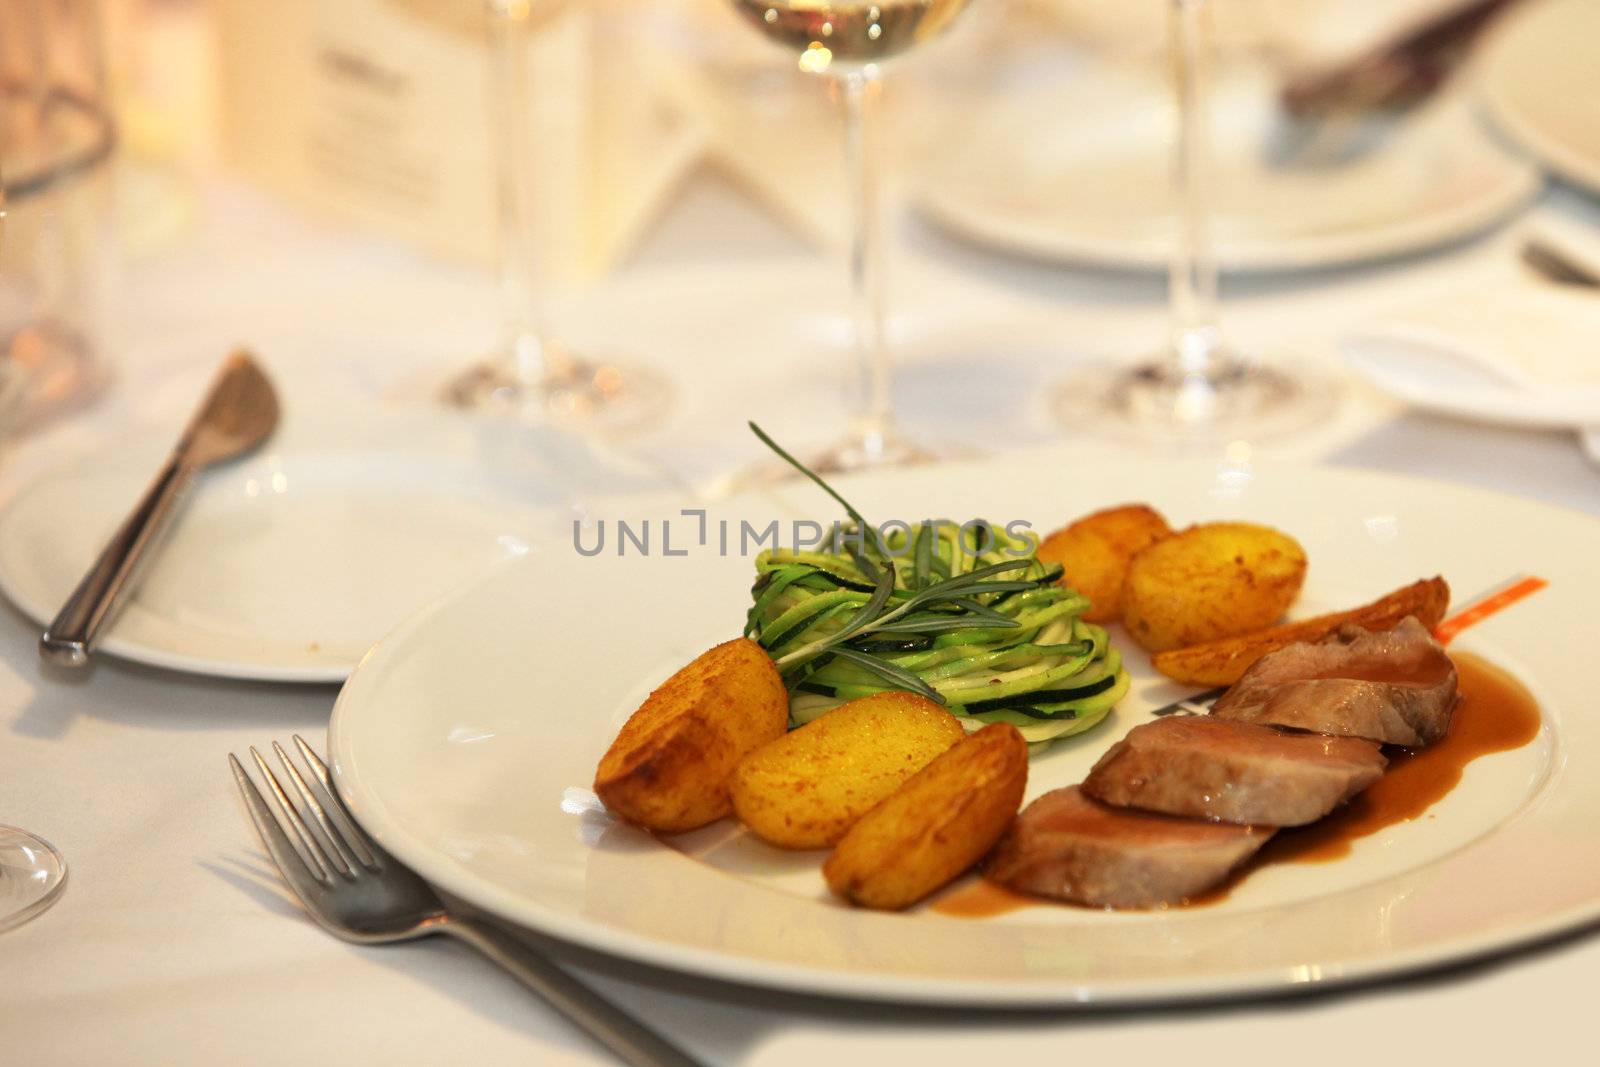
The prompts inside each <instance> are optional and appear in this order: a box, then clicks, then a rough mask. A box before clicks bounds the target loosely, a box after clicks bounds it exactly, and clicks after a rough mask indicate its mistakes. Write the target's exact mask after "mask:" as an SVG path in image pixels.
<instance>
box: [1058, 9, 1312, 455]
mask: <svg viewBox="0 0 1600 1067" xmlns="http://www.w3.org/2000/svg"><path fill="white" fill-rule="evenodd" d="M1166 2H1167V4H1168V14H1169V18H1168V23H1169V28H1170V36H1171V42H1170V48H1171V65H1172V73H1173V81H1174V85H1175V89H1176V104H1177V129H1176V135H1175V137H1174V141H1173V154H1172V185H1173V200H1174V208H1175V215H1176V223H1177V225H1176V232H1175V233H1174V235H1173V236H1174V240H1173V250H1172V258H1171V261H1170V263H1169V275H1168V279H1169V280H1168V302H1169V314H1170V317H1171V327H1170V335H1169V337H1168V339H1167V342H1166V344H1165V346H1164V347H1163V348H1162V349H1161V350H1160V351H1158V352H1156V353H1155V354H1154V355H1153V356H1150V357H1147V358H1145V359H1143V360H1140V361H1137V362H1134V363H1132V364H1129V363H1126V362H1117V363H1098V362H1090V363H1088V364H1086V365H1084V366H1083V367H1080V368H1079V369H1077V370H1076V371H1074V372H1072V373H1070V374H1069V375H1068V376H1067V377H1066V379H1065V380H1064V381H1062V382H1061V383H1060V384H1059V386H1058V387H1057V389H1056V392H1055V396H1054V403H1055V409H1056V414H1057V416H1058V418H1059V419H1060V420H1061V422H1062V423H1063V424H1064V425H1066V426H1068V427H1070V428H1072V429H1086V428H1089V429H1096V428H1097V429H1105V430H1110V431H1112V432H1120V433H1122V434H1123V435H1127V436H1134V437H1139V438H1144V439H1158V440H1159V439H1167V440H1172V441H1195V440H1205V439H1216V440H1225V439H1233V438H1237V437H1251V436H1254V437H1261V436H1267V435H1270V434H1273V433H1281V432H1284V431H1287V430H1293V429H1298V428H1301V427H1304V426H1306V425H1309V424H1311V423H1312V422H1314V421H1315V420H1316V418H1317V417H1318V416H1319V415H1322V414H1325V413H1326V411H1327V409H1328V408H1329V407H1330V406H1331V404H1332V402H1333V399H1334V398H1335V396H1336V390H1335V388H1334V386H1333V383H1332V382H1331V381H1329V380H1326V379H1324V378H1323V377H1322V376H1320V375H1318V374H1316V373H1315V372H1314V371H1313V370H1312V369H1310V368H1308V367H1306V366H1304V365H1302V364H1300V363H1299V362H1297V361H1296V360H1294V359H1293V358H1292V357H1290V356H1287V355H1285V354H1282V353H1273V355H1272V358H1270V359H1268V358H1263V357H1262V356H1261V355H1259V354H1257V353H1252V352H1243V351H1240V350H1239V349H1237V348H1235V347H1234V346H1233V345H1231V344H1229V342H1228V340H1227V338H1226V337H1225V336H1224V335H1223V332H1222V328H1221V325H1220V323H1219V320H1218V315H1217V261H1216V256H1215V250H1214V248H1213V246H1212V241H1211V233H1210V221H1211V219H1210V196H1209V194H1210V178H1211V175H1210V129H1209V122H1210V118H1211V116H1210V112H1209V108H1208V106H1207V99H1206V90H1207V74H1208V72H1207V65H1208V64H1207V60H1208V55H1207V53H1208V48H1207V43H1208V42H1207V40H1206V33H1205V31H1206V26H1205V24H1204V23H1205V20H1206V16H1207V3H1206V0H1166Z"/></svg>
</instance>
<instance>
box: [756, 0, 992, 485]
mask: <svg viewBox="0 0 1600 1067" xmlns="http://www.w3.org/2000/svg"><path fill="white" fill-rule="evenodd" d="M732 3H733V5H734V7H735V8H736V9H737V10H738V11H739V12H740V13H741V14H742V15H744V17H745V19H746V20H747V21H748V22H749V23H750V24H751V25H753V26H755V27H756V28H757V29H759V30H761V31H762V32H763V33H765V34H766V35H767V36H768V37H770V38H771V39H772V40H774V41H776V42H778V43H779V44H782V45H785V46H787V47H789V48H791V49H793V50H794V51H795V53H796V55H797V59H798V62H799V65H800V69H801V70H803V71H806V72H807V73H810V74H815V75H818V76H821V77H826V78H831V79H832V80H833V81H834V82H835V84H836V85H837V86H838V89H839V95H840V98H841V99H842V100H843V103H844V113H845V165H846V169H847V172H848V173H847V184H848V189H849V199H850V233H851V237H850V292H851V320H852V321H851V325H852V331H853V335H854V348H855V357H856V358H855V362H856V376H855V389H854V394H855V396H854V405H853V406H854V408H855V410H854V412H853V413H852V419H851V428H850V432H849V433H848V434H847V435H846V437H845V438H844V439H843V440H840V441H838V442H836V443H835V444H834V445H833V446H831V447H830V448H828V449H826V450H824V451H823V452H821V453H814V454H810V455H807V456H806V457H805V459H806V465H807V466H808V467H810V468H811V469H812V470H814V471H817V472H818V473H824V474H825V473H837V472H839V471H847V470H854V469H857V468H860V467H869V466H881V465H890V464H910V463H925V462H928V461H930V460H932V459H935V458H936V456H935V455H934V453H932V452H930V451H929V450H927V449H924V448H922V447H920V446H918V445H917V444H915V443H914V442H911V441H909V440H907V439H906V438H905V437H903V436H902V435H901V434H900V432H899V431H898V429H897V428H896V426H895V420H894V410H893V406H892V403H891V400H890V388H889V351H888V345H887V343H886V340H885V337H884V315H885V311H884V258H883V218H882V210H881V207H880V204H879V193H880V188H881V180H880V170H881V157H882V152H881V144H880V141H879V130H878V125H879V124H878V104H879V97H880V96H881V92H882V86H881V85H880V83H879V80H878V79H879V65H880V64H881V63H882V62H883V61H884V60H886V59H889V58H891V57H893V56H895V55H898V54H899V53H901V52H904V51H906V50H907V49H909V48H911V47H912V46H914V45H916V44H918V43H919V42H921V41H925V40H927V39H929V38H930V37H933V36H934V35H936V34H938V33H939V32H940V31H941V30H943V29H944V28H945V27H946V26H948V25H949V23H950V21H951V20H952V19H954V18H955V17H956V16H957V15H959V14H960V13H961V11H962V9H964V8H965V7H966V6H967V3H968V0H877V2H875V3H860V2H857V0H732ZM792 474H793V472H792V470H790V469H789V468H788V467H787V465H783V466H774V467H769V468H762V469H760V470H758V471H755V472H750V473H748V474H747V475H745V476H742V477H741V476H735V478H734V479H733V484H734V485H735V486H737V485H739V484H740V483H746V484H747V483H750V482H759V481H765V480H768V479H769V478H782V477H788V476H790V475H792Z"/></svg>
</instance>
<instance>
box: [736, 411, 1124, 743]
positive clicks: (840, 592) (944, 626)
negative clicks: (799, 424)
mask: <svg viewBox="0 0 1600 1067" xmlns="http://www.w3.org/2000/svg"><path fill="white" fill-rule="evenodd" d="M750 429H751V431H752V432H754V433H755V435H756V436H757V437H758V438H760V439H761V441H762V442H763V443H764V444H766V446H767V447H768V448H770V449H772V451H773V452H775V453H777V455H778V456H780V457H781V458H782V459H784V460H785V461H786V462H788V463H789V464H790V465H792V466H793V467H794V468H795V469H796V470H798V471H799V472H800V473H801V474H804V475H805V476H806V477H807V478H809V479H810V480H811V481H813V482H815V483H816V484H817V485H818V486H819V487H820V488H821V489H822V490H823V492H825V493H827V494H828V495H829V496H831V497H832V498H833V499H834V500H836V501H837V502H838V503H839V505H840V506H841V507H843V508H844V511H845V514H846V515H847V516H848V517H849V521H848V522H841V523H838V524H835V526H834V528H833V530H832V531H831V533H830V536H829V537H828V538H827V540H826V541H825V542H824V543H823V544H822V545H821V546H818V550H817V551H809V552H801V551H794V550H789V549H776V550H769V551H765V552H762V553H761V554H760V555H759V556H757V557H756V571H757V575H756V581H755V584H754V585H753V586H752V587H751V596H752V599H753V603H752V604H751V607H750V611H749V615H748V617H747V619H746V624H745V633H746V635H747V636H750V637H752V638H754V639H755V640H756V641H758V642H759V643H760V644H761V647H762V648H764V649H766V650H767V654H768V655H770V656H771V657H772V659H773V662H774V663H775V664H776V665H777V667H778V670H779V671H780V673H781V674H782V675H783V679H784V682H785V683H786V684H787V685H788V687H789V713H790V721H791V723H792V724H793V725H801V724H803V723H806V722H810V721H811V720H812V719H815V718H817V717H818V716H820V715H821V714H823V713H824V712H826V711H828V710H829V709H831V708H833V707H836V706H837V705H839V704H842V703H844V702H845V701H847V700H854V699H855V698H857V697H863V696H869V695H871V694H872V693H878V692H883V691H884V690H887V689H905V690H910V691H911V692H915V693H921V694H922V695H923V696H926V697H928V698H929V699H931V700H936V701H938V702H939V703H941V704H944V705H945V706H946V707H948V708H949V709H950V710H951V711H952V712H953V713H955V714H956V715H957V716H958V717H960V718H961V719H962V720H963V725H965V726H967V728H968V729H969V730H976V729H978V728H980V727H981V726H982V725H983V724H984V723H988V722H1009V723H1012V724H1013V725H1015V726H1016V727H1017V728H1018V729H1019V730H1020V731H1021V732H1022V736H1023V737H1024V738H1026V739H1027V741H1028V742H1029V744H1030V745H1031V746H1032V747H1033V748H1034V749H1035V750H1037V749H1039V748H1041V747H1043V746H1044V745H1045V744H1047V743H1048V742H1050V741H1053V740H1056V739H1057V738H1061V737H1066V736H1068V735H1070V734H1076V733H1082V732H1083V731H1085V730H1087V729H1089V728H1090V727H1092V726H1094V725H1096V724H1097V723H1099V722H1100V721H1101V720H1102V719H1104V718H1105V717H1106V716H1107V715H1108V714H1109V713H1110V711H1111V708H1112V706H1113V705H1114V704H1116V702H1117V701H1118V700H1119V699H1120V698H1121V697H1122V695H1123V694H1124V693H1126V692H1127V691H1128V674H1127V672H1126V671H1124V670H1123V669H1122V657H1121V656H1120V655H1119V654H1118V653H1117V651H1116V649H1114V648H1112V647H1111V646H1110V642H1109V641H1108V639H1107V636H1106V631H1105V629H1104V628H1102V627H1100V626H1096V625H1094V624H1093V623H1089V622H1085V621H1084V620H1083V618H1082V617H1081V616H1082V613H1083V612H1084V611H1085V610H1087V608H1088V607H1089V601H1088V599H1087V598H1086V597H1083V596H1081V595H1080V594H1078V593H1077V592H1075V591H1074V590H1072V589H1070V588H1068V587H1066V586H1064V585H1062V584H1061V582H1060V579H1061V567H1060V566H1059V565H1056V564H1045V563H1042V562H1040V561H1039V559H1038V558H1037V556H1036V555H1035V551H1036V549H1037V547H1038V546H1037V542H1036V540H1035V539H1034V538H1033V537H1032V536H1031V535H1030V536H1028V537H1027V538H1020V537H1016V536H1013V535H1011V534H1010V533H1008V532H1006V531H1005V530H1002V529H1000V528H998V527H995V526H985V525H981V524H969V525H968V526H967V527H965V528H963V527H960V526H957V525H955V524H954V523H931V524H930V523H917V524H915V525H912V526H911V527H910V529H909V530H906V529H903V528H896V529H893V530H891V531H888V532H886V533H882V534H880V533H879V532H878V529H877V528H876V527H875V526H873V525H871V524H869V523H868V522H867V521H866V520H865V519H864V518H863V517H862V515H861V513H860V512H859V511H857V510H856V509H855V507H854V506H852V505H851V504H850V502H849V501H847V500H845V499H844V497H842V496H840V495H839V493H838V492H836V491H835V490H834V489H833V487H832V486H830V485H828V483H827V482H825V481H823V480H822V479H821V478H820V477H818V476H817V475H816V474H815V473H813V472H812V471H810V470H808V469H807V468H806V467H805V465H804V464H802V463H800V462H799V461H798V460H796V459H795V458H794V457H793V456H791V455H790V454H789V453H788V452H786V451H784V450H783V448H782V447H780V446H779V445H778V444H777V442H775V441H773V440H772V438H770V437H768V436H767V434H766V433H765V432H763V431H762V429H761V427H759V426H757V425H756V424H755V423H753V422H752V423H750Z"/></svg>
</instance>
